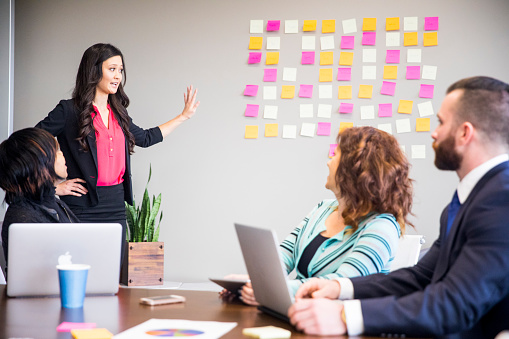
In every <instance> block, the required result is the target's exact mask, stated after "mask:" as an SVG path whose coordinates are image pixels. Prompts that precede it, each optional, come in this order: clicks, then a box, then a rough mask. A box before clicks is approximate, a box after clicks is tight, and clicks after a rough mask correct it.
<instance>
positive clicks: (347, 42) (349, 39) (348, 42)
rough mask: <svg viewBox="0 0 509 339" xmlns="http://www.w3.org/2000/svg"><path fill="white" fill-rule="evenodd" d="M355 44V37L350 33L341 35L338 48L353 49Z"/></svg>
mask: <svg viewBox="0 0 509 339" xmlns="http://www.w3.org/2000/svg"><path fill="white" fill-rule="evenodd" d="M354 46H355V37H354V36H350V35H343V36H342V37H341V44H340V45H339V48H341V49H353V48H354Z"/></svg>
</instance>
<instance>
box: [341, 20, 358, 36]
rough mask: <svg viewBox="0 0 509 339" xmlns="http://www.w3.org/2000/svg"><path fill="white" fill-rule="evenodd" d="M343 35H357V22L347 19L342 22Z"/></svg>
mask: <svg viewBox="0 0 509 339" xmlns="http://www.w3.org/2000/svg"><path fill="white" fill-rule="evenodd" d="M342 23H343V34H350V33H357V20H356V19H347V20H343V21H342Z"/></svg>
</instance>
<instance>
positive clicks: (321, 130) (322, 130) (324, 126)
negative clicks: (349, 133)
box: [316, 122, 330, 135]
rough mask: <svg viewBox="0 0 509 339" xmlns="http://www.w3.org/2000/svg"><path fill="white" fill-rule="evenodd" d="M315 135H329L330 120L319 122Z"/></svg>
mask: <svg viewBox="0 0 509 339" xmlns="http://www.w3.org/2000/svg"><path fill="white" fill-rule="evenodd" d="M316 135H330V122H319V123H318V128H317V130H316Z"/></svg>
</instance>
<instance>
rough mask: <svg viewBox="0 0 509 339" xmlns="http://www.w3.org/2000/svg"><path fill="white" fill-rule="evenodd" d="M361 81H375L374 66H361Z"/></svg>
mask: <svg viewBox="0 0 509 339" xmlns="http://www.w3.org/2000/svg"><path fill="white" fill-rule="evenodd" d="M362 79H364V80H375V79H376V66H362Z"/></svg>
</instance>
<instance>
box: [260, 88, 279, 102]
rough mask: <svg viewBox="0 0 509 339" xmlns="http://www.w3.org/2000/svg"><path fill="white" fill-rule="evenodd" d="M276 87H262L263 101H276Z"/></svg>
mask: <svg viewBox="0 0 509 339" xmlns="http://www.w3.org/2000/svg"><path fill="white" fill-rule="evenodd" d="M276 97H277V86H263V100H276Z"/></svg>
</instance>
